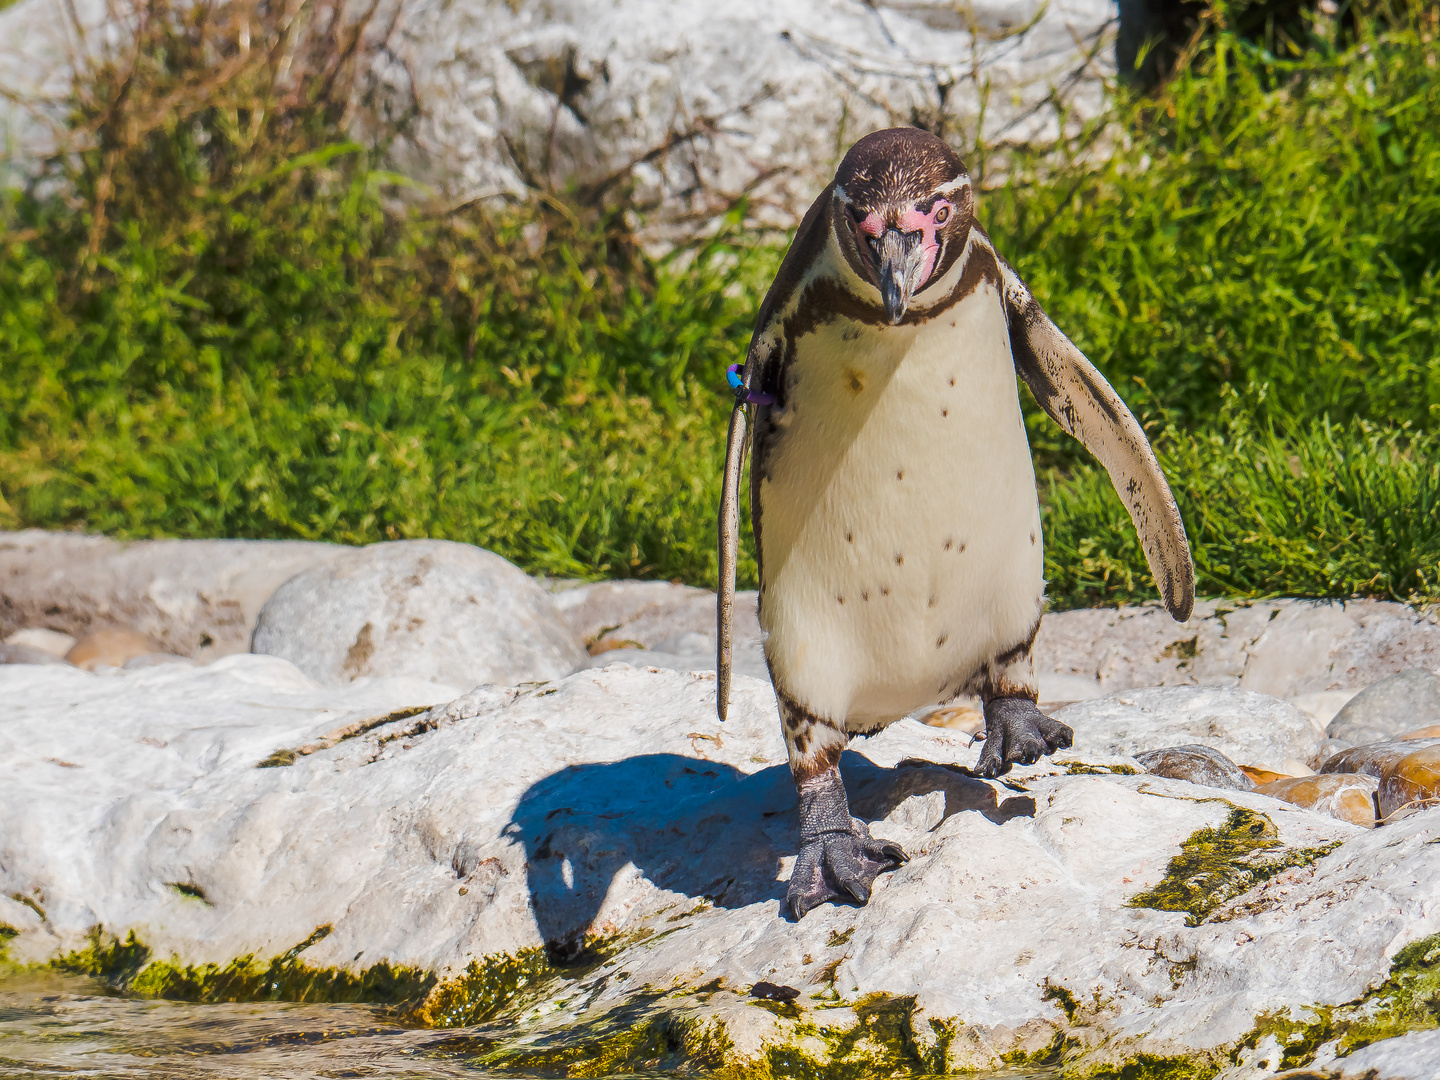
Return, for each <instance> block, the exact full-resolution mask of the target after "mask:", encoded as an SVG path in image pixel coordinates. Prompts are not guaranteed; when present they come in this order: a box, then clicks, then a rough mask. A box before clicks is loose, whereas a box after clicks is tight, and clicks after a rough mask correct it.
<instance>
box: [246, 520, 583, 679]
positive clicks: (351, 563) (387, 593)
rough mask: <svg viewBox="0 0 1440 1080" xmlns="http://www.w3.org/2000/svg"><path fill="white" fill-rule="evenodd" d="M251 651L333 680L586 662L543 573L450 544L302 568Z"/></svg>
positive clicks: (392, 548) (364, 553)
mask: <svg viewBox="0 0 1440 1080" xmlns="http://www.w3.org/2000/svg"><path fill="white" fill-rule="evenodd" d="M251 647H252V649H253V650H254V651H255V652H257V653H268V654H270V655H272V656H283V657H284V658H285V659H287V660H289V661H291V662H292V663H294V664H295V665H296V666H297V667H298V668H300V670H301V671H303V672H305V673H306V674H307V675H309V676H310V677H311V678H313V679H316V680H318V681H320V682H323V683H330V684H338V683H343V682H347V681H349V680H350V679H356V678H360V677H363V676H367V675H409V676H413V677H415V678H421V679H430V680H432V681H434V682H439V683H454V684H456V685H459V686H473V685H475V684H477V683H499V684H502V685H516V684H518V683H523V682H543V681H545V680H547V679H554V678H558V677H560V676H562V675H568V674H569V673H570V672H572V671H574V670H575V669H576V668H578V667H580V666H581V665H582V664H583V663H584V661H585V653H584V651H583V650H582V649H581V648H580V644H579V642H578V641H576V640H575V638H574V636H573V635H572V634H571V633H570V631H569V629H568V628H567V627H566V626H565V623H564V621H563V620H562V619H561V618H560V615H559V613H558V612H557V611H556V610H555V605H554V603H553V602H552V600H551V598H550V596H549V594H547V593H546V592H545V590H544V589H542V588H541V587H540V586H539V585H538V584H536V583H535V581H534V580H533V579H531V578H529V577H527V576H526V575H525V574H524V573H523V572H521V571H520V570H519V569H518V568H517V567H516V566H515V565H514V564H513V563H510V562H507V561H506V560H505V559H502V558H501V557H500V556H499V555H496V554H494V553H493V552H490V551H485V550H484V549H483V548H477V547H473V546H471V545H470V544H457V543H454V542H453V541H449V540H396V541H392V542H390V543H384V544H371V545H370V546H369V547H364V548H356V549H352V550H350V551H347V552H344V553H343V554H341V555H340V556H338V557H337V558H334V559H332V560H330V561H329V562H327V563H326V564H325V565H323V566H319V567H316V568H314V569H312V570H308V571H305V572H304V573H301V574H298V575H296V576H295V577H293V578H291V579H290V580H289V581H287V582H285V584H284V585H282V586H280V588H278V589H276V590H275V593H274V595H273V596H271V597H270V599H269V600H268V601H266V603H265V607H264V608H263V609H262V610H261V612H260V617H259V619H258V620H257V622H256V624H255V636H254V638H253V639H252V642H251Z"/></svg>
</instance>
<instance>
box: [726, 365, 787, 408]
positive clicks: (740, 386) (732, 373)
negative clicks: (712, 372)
mask: <svg viewBox="0 0 1440 1080" xmlns="http://www.w3.org/2000/svg"><path fill="white" fill-rule="evenodd" d="M743 366H744V365H743V364H731V365H730V366H729V367H728V368H726V369H725V381H726V382H728V383H729V384H730V389H731V390H734V391H735V396H736V397H737V398H738V397H740V394H741V391H744V393H745V396H744V398H743V400H744V402H745V404H747V405H772V404H774V402H775V395H774V394H762V393H760V392H759V391H758V390H748V389H746V386H745V380H744V379H742V378H741V377H740V369H741V368H742V367H743Z"/></svg>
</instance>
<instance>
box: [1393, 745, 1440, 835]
mask: <svg viewBox="0 0 1440 1080" xmlns="http://www.w3.org/2000/svg"><path fill="white" fill-rule="evenodd" d="M1379 801H1380V816H1381V817H1384V818H1388V817H1389V816H1390V815H1391V814H1393V813H1395V812H1396V811H1397V810H1400V809H1402V808H1406V807H1411V806H1414V807H1417V808H1419V807H1420V806H1422V805H1424V804H1426V803H1428V804H1429V805H1431V806H1433V805H1435V804H1436V801H1440V745H1437V746H1427V747H1425V748H1424V749H1423V750H1417V751H1415V752H1414V753H1413V754H1408V755H1406V756H1405V757H1403V758H1401V759H1400V760H1399V761H1396V762H1394V763H1393V764H1392V765H1390V766H1389V767H1388V768H1386V769H1385V771H1384V772H1383V773H1382V774H1381V776H1380V795H1379Z"/></svg>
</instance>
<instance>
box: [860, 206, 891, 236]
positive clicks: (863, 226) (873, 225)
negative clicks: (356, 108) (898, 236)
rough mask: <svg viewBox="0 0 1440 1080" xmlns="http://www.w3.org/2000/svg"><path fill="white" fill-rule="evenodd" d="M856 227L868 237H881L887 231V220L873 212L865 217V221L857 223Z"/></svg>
mask: <svg viewBox="0 0 1440 1080" xmlns="http://www.w3.org/2000/svg"><path fill="white" fill-rule="evenodd" d="M855 227H856V228H857V229H859V230H860V231H861V232H863V233H865V234H866V235H868V236H879V235H880V234H881V233H883V232H884V231H885V219H884V218H882V217H881V216H880V215H879V214H877V213H875V212H874V211H873V210H872V211H871V212H870V213H869V214H866V215H865V220H864V221H861V222H857V223H856V226H855Z"/></svg>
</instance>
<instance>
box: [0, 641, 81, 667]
mask: <svg viewBox="0 0 1440 1080" xmlns="http://www.w3.org/2000/svg"><path fill="white" fill-rule="evenodd" d="M63 663H65V661H64V660H62V659H60V657H58V656H56V655H55V654H54V653H49V652H46V651H45V650H44V649H37V648H35V647H34V646H33V645H12V644H10V643H9V642H6V643H5V644H3V645H0V664H63Z"/></svg>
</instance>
